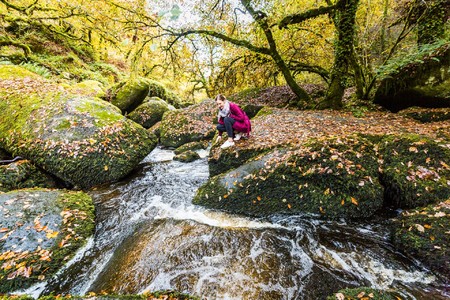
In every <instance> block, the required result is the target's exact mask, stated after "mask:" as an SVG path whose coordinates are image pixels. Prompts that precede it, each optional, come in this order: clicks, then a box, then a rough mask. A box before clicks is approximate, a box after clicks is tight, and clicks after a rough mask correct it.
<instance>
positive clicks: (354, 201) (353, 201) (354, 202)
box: [352, 197, 358, 205]
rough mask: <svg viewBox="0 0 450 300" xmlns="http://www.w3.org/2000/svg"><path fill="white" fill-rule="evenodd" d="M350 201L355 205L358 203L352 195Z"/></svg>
mask: <svg viewBox="0 0 450 300" xmlns="http://www.w3.org/2000/svg"><path fill="white" fill-rule="evenodd" d="M352 203H353V204H355V205H358V201H357V200H356V199H355V198H353V197H352Z"/></svg>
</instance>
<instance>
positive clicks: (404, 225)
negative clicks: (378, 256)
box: [393, 198, 450, 280]
mask: <svg viewBox="0 0 450 300" xmlns="http://www.w3.org/2000/svg"><path fill="white" fill-rule="evenodd" d="M449 228H450V198H449V199H448V200H446V201H443V202H440V203H437V204H433V205H429V206H426V207H423V208H417V209H413V210H408V211H405V212H403V213H402V215H401V217H400V218H399V219H398V220H397V221H396V222H395V230H394V234H393V243H394V245H395V246H396V247H397V248H398V249H399V250H401V251H402V252H404V253H406V254H408V255H410V256H411V257H414V258H416V259H419V260H420V261H422V262H423V263H424V264H425V265H427V266H428V267H429V268H430V269H431V270H432V271H434V272H436V273H438V274H440V275H443V276H445V277H446V278H447V280H448V279H450V260H449V257H450V251H449V247H450V235H449V232H448V230H449Z"/></svg>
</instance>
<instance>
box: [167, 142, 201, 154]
mask: <svg viewBox="0 0 450 300" xmlns="http://www.w3.org/2000/svg"><path fill="white" fill-rule="evenodd" d="M208 144H209V142H208V141H201V142H191V143H187V144H184V145H182V146H180V147H178V148H177V149H175V151H174V152H175V154H181V153H183V152H185V151H188V150H201V149H206V148H208Z"/></svg>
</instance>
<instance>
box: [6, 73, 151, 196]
mask: <svg viewBox="0 0 450 300" xmlns="http://www.w3.org/2000/svg"><path fill="white" fill-rule="evenodd" d="M0 79H1V81H0V99H1V100H0V118H1V120H2V122H1V123H0V147H2V148H4V149H5V150H6V151H8V152H9V153H11V154H12V155H14V156H16V155H20V156H22V157H24V158H27V159H29V160H31V161H32V162H33V163H34V164H35V165H36V166H38V167H40V168H42V169H44V170H45V171H47V172H48V173H50V174H53V175H55V176H57V177H59V178H60V179H62V180H64V181H65V182H68V183H71V184H73V185H76V186H79V187H82V188H89V187H92V186H94V185H97V184H101V183H106V182H113V181H116V180H118V179H120V178H122V177H124V176H125V175H127V174H128V173H129V172H130V171H131V170H132V169H133V168H134V167H135V166H136V165H137V164H138V163H139V162H140V161H141V160H142V159H143V158H144V157H145V156H146V155H147V154H148V153H149V152H150V151H151V150H153V148H154V147H155V146H156V143H157V138H156V137H155V136H154V135H151V134H150V133H148V132H147V131H146V130H145V129H144V128H143V127H142V126H140V125H138V124H136V123H135V122H133V121H131V120H128V119H127V118H125V117H124V116H122V115H121V113H120V111H119V110H118V109H117V108H116V107H115V106H113V105H111V104H109V103H107V102H105V101H101V100H99V99H97V98H91V97H86V96H78V95H76V94H72V93H70V92H68V91H66V90H65V89H64V88H63V87H61V86H59V85H56V84H54V83H52V82H49V81H47V80H45V79H43V78H41V77H39V76H37V75H35V74H34V73H31V72H29V71H26V70H24V69H22V68H20V67H18V66H6V65H5V66H0Z"/></svg>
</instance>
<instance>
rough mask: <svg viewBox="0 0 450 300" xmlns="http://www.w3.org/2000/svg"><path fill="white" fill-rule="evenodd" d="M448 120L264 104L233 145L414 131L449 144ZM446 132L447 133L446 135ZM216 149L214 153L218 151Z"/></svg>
mask: <svg viewBox="0 0 450 300" xmlns="http://www.w3.org/2000/svg"><path fill="white" fill-rule="evenodd" d="M449 132H450V121H442V122H435V123H428V124H422V123H419V122H417V121H415V120H412V119H408V118H404V117H402V116H399V115H397V114H394V113H388V112H366V113H365V114H364V116H363V117H361V118H357V117H355V116H354V115H353V114H352V113H351V112H343V111H332V110H324V111H297V110H287V109H278V108H264V109H263V110H262V111H260V113H259V116H256V117H255V118H253V119H252V133H251V138H250V139H243V140H241V141H238V142H237V143H236V145H237V147H236V148H237V149H260V148H273V147H275V146H279V145H292V146H301V145H302V144H304V143H305V141H307V140H309V139H311V138H316V139H319V138H322V137H333V136H334V137H343V136H348V135H350V134H354V133H362V134H367V135H387V134H398V133H415V134H421V135H426V136H428V137H430V138H432V139H435V140H437V141H438V142H439V143H443V144H444V145H446V146H447V147H448V148H450V140H449V139H448V133H449ZM446 135H447V136H446ZM219 153H220V151H216V152H215V153H214V155H218V154H219Z"/></svg>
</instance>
